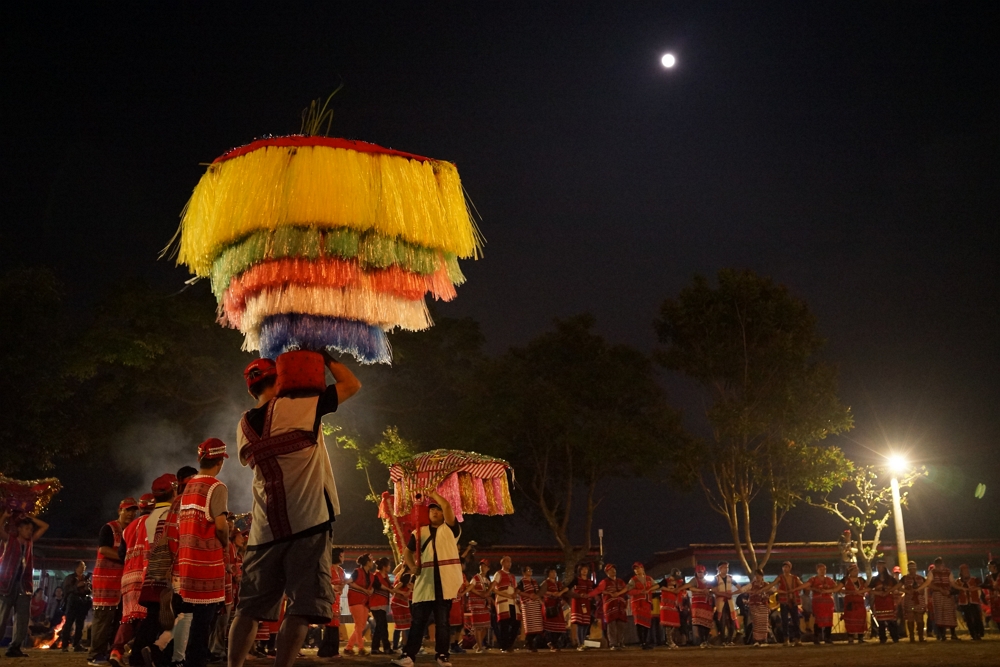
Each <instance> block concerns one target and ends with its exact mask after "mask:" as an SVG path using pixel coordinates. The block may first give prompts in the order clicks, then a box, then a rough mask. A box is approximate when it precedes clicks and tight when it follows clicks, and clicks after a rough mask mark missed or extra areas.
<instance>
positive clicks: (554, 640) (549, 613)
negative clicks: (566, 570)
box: [541, 567, 569, 651]
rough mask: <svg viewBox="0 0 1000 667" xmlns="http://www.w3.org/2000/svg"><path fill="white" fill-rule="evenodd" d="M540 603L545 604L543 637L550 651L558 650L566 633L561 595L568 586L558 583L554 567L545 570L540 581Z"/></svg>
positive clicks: (567, 589)
mask: <svg viewBox="0 0 1000 667" xmlns="http://www.w3.org/2000/svg"><path fill="white" fill-rule="evenodd" d="M541 589H542V604H543V605H544V606H545V618H544V620H543V621H542V625H543V626H544V627H545V638H546V640H547V641H548V644H549V650H550V651H558V650H560V649H559V643H560V641H561V640H562V637H563V636H564V635H565V634H566V617H565V616H563V611H562V604H563V596H564V595H566V593H568V592H569V588H567V587H565V586H563V585H562V584H560V583H559V572H558V570H556V568H554V567H550V568H549V569H547V570H546V571H545V581H543V582H542V586H541Z"/></svg>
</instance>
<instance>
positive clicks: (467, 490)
mask: <svg viewBox="0 0 1000 667" xmlns="http://www.w3.org/2000/svg"><path fill="white" fill-rule="evenodd" d="M458 490H459V495H460V496H461V498H462V513H463V514H475V513H476V511H477V505H478V503H477V502H476V489H475V487H474V486H472V475H470V474H469V473H467V472H459V473H458Z"/></svg>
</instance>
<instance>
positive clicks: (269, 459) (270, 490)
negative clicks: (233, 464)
mask: <svg viewBox="0 0 1000 667" xmlns="http://www.w3.org/2000/svg"><path fill="white" fill-rule="evenodd" d="M276 404H277V399H272V400H271V402H270V403H268V404H267V416H266V418H265V419H264V431H263V433H261V434H260V435H257V433H256V432H255V431H254V430H253V428H252V427H251V426H250V422H249V421H248V420H247V416H246V413H244V414H243V418H242V419H240V429H241V430H242V431H243V437H245V438H246V439H247V442H249V443H250V444H249V445H247V446H246V447H245V448H244V449H243V450H242V452H241V454H240V455H241V456H243V457H244V458H245V459H246V461H247V464H248V465H249V466H250V467H251V468H252V469H254V470H256V468H257V466H260V469H261V475H262V476H263V479H264V494H265V496H266V498H267V506H266V507H265V508H264V513H265V514H266V515H267V523H268V526H270V528H271V535H272V539H275V540H280V539H283V538H286V537H291V536H292V535H293V534H294V533H293V532H292V523H291V521H290V520H289V518H288V507H287V505H286V501H285V481H284V479H283V475H284V473H283V472H282V470H281V464H280V463H279V462H278V461H277V459H276V458H275V457H277V456H281V455H282V454H290V453H292V452H297V451H299V450H300V449H306V448H307V447H315V446H316V436H315V435H314V434H313V433H312V432H311V431H288V432H287V433H282V434H281V435H276V436H272V435H271V419H272V417H273V416H274V406H275V405H276Z"/></svg>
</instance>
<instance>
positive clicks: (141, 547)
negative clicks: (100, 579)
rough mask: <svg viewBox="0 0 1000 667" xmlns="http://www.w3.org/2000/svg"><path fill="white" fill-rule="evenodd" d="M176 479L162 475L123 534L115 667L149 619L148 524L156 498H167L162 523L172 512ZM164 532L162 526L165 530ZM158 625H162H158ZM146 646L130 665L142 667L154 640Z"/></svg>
mask: <svg viewBox="0 0 1000 667" xmlns="http://www.w3.org/2000/svg"><path fill="white" fill-rule="evenodd" d="M175 482H176V478H175V477H174V476H173V475H169V474H167V475H162V476H160V477H158V478H156V480H154V481H153V486H152V490H153V493H144V494H143V495H142V496H141V498H140V500H139V512H140V513H139V516H137V517H136V518H135V519H134V520H133V521H132V522H131V523H130V524H129V525H128V526H126V527H125V530H124V532H123V533H122V540H121V543H120V544H119V546H118V555H119V556H120V557H121V559H122V562H123V563H124V566H123V568H122V577H121V590H122V619H121V623H120V624H119V626H118V631H117V632H116V633H115V640H114V642H113V643H112V645H111V656H110V657H109V659H108V662H110V663H111V664H112V665H113V666H114V667H119V666H120V665H121V664H122V656H123V655H124V654H125V645H126V644H128V643H129V642H131V641H132V640H133V638H134V637H136V634H137V633H136V629H137V628H138V627H139V626H140V625H141V623H142V621H143V620H144V619H145V618H146V607H145V606H143V604H142V601H141V598H142V582H143V578H144V577H145V575H146V563H147V561H148V558H149V547H150V544H151V541H150V540H148V539H147V534H146V524H147V521H148V520H149V516H150V514H151V513H152V512H153V510H154V509H155V508H156V497H157V496H156V494H157V492H159V494H160V495H161V496H162V497H164V498H166V500H165V501H164V502H163V503H161V505H162V511H161V512H159V513H158V517H157V518H158V519H160V520H162V519H163V517H164V515H165V514H166V510H167V509H169V506H170V501H171V500H173V497H174V487H175ZM157 518H154V519H153V523H152V525H153V527H154V528H155V526H156V520H157ZM161 528H162V526H161ZM157 625H158V623H157ZM147 639H148V641H146V642H145V643H141V642H139V640H138V639H136V644H137V645H138V646H137V647H136V646H133V648H132V656H131V659H130V660H129V663H130V664H132V665H142V664H143V659H142V647H143V646H148V645H149V644H150V643H152V641H153V640H154V639H156V636H155V634H154V635H153V637H152V639H149V638H148V637H147Z"/></svg>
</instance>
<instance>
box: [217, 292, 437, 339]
mask: <svg viewBox="0 0 1000 667" xmlns="http://www.w3.org/2000/svg"><path fill="white" fill-rule="evenodd" d="M285 313H295V314H299V315H323V316H326V317H340V318H343V319H346V320H359V321H361V322H367V323H368V324H374V325H376V326H379V327H381V328H382V329H395V328H396V327H399V328H401V329H405V330H407V331H423V330H424V329H429V328H430V327H431V325H432V324H433V322H432V321H431V314H430V312H428V310H427V304H426V303H424V301H423V299H420V300H417V301H410V300H407V299H400V298H399V297H396V296H393V295H391V294H383V293H380V292H375V291H372V290H370V289H358V288H350V287H348V288H344V289H325V288H320V287H301V286H299V285H289V286H288V287H283V288H280V289H265V290H261V291H260V292H258V293H257V294H255V295H253V296H251V297H250V298H248V299H247V300H246V307H245V308H244V309H243V310H239V311H232V312H229V311H225V312H223V313H222V315H221V317H220V322H221V323H222V324H225V325H227V326H231V327H233V328H234V329H239V330H240V331H241V332H243V334H244V335H245V336H247V340H248V341H249V336H250V334H252V333H253V332H254V331H256V330H257V329H259V328H260V325H261V323H262V322H263V321H264V319H265V318H266V317H269V316H271V315H281V314H285ZM250 349H253V348H250Z"/></svg>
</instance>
